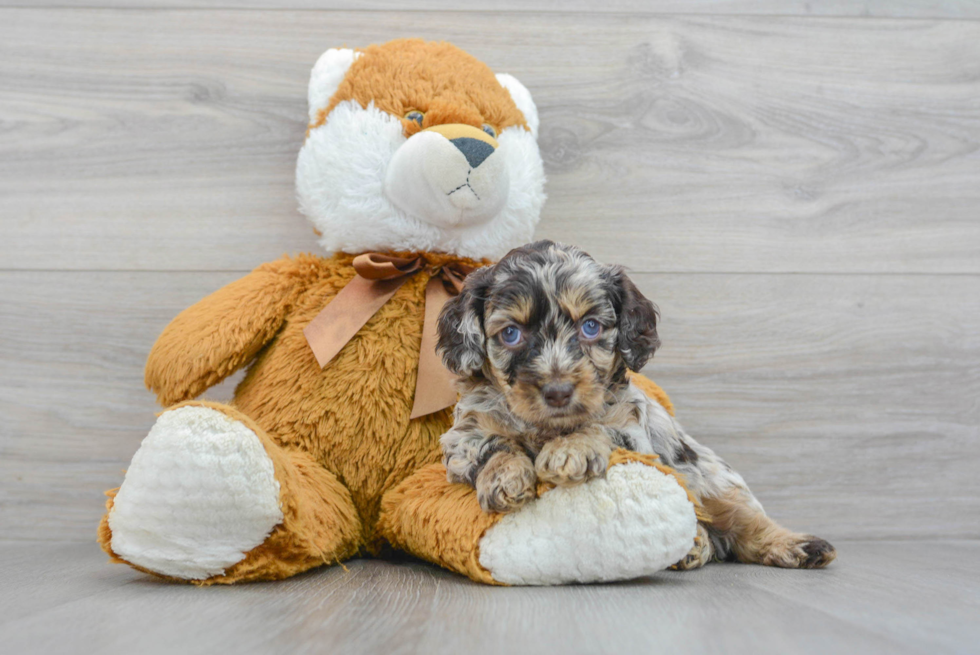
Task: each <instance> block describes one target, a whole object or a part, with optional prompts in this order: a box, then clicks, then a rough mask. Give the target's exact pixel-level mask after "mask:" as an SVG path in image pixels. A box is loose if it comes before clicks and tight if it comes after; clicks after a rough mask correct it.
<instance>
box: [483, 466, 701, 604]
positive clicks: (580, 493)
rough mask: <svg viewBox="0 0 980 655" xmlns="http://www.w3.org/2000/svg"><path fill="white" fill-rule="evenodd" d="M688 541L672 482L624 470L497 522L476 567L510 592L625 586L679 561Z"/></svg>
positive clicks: (691, 530) (686, 512)
mask: <svg viewBox="0 0 980 655" xmlns="http://www.w3.org/2000/svg"><path fill="white" fill-rule="evenodd" d="M696 534H697V517H696V516H695V513H694V511H693V507H692V505H691V502H690V500H688V497H687V492H686V491H684V489H683V488H681V486H680V485H679V484H677V481H676V480H675V479H674V478H673V477H672V476H669V475H665V474H664V473H662V472H660V471H659V470H657V469H656V468H654V467H651V466H646V465H644V464H642V463H639V462H630V463H627V464H620V465H617V466H613V467H611V468H610V469H609V471H608V472H607V474H606V477H605V478H598V479H595V480H592V481H591V482H589V483H587V484H581V485H578V486H574V487H558V488H556V489H553V490H551V491H549V492H547V493H545V494H543V495H542V496H541V497H540V498H538V499H537V500H536V501H534V502H532V503H530V504H529V505H526V506H525V507H524V508H522V509H521V510H520V511H517V512H514V513H512V514H507V515H506V516H504V517H503V518H502V519H501V520H500V521H499V522H498V523H497V524H496V525H494V526H493V527H492V528H490V529H489V530H488V531H487V533H486V534H485V535H484V537H483V538H482V539H481V540H480V564H481V566H483V567H484V568H486V569H487V570H488V571H489V572H490V574H491V575H492V576H493V579H494V580H497V581H498V582H505V583H508V584H516V585H554V584H567V583H570V582H607V581H612V580H628V579H632V578H637V577H641V576H644V575H649V574H651V573H655V572H657V571H661V570H663V569H665V568H667V567H668V566H670V565H672V564H674V563H675V562H677V561H679V560H680V559H681V558H682V557H684V555H686V554H687V553H688V551H690V549H691V546H692V544H693V543H694V537H695V535H696Z"/></svg>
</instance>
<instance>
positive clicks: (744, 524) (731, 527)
mask: <svg viewBox="0 0 980 655" xmlns="http://www.w3.org/2000/svg"><path fill="white" fill-rule="evenodd" d="M701 502H702V504H703V505H704V509H705V511H706V512H707V513H708V515H709V516H710V517H711V526H710V532H711V536H712V537H713V541H714V542H715V548H716V550H717V551H718V555H719V557H720V558H722V559H725V558H726V556H727V555H728V554H731V555H734V556H735V558H736V559H738V561H740V562H746V563H751V564H764V565H766V566H779V567H782V568H787V569H820V568H823V567H825V566H827V565H828V564H830V563H831V562H833V561H834V559H835V558H836V557H837V551H836V550H835V549H834V547H833V546H831V545H830V544H829V543H828V542H826V541H824V540H823V539H820V538H818V537H814V536H813V535H808V534H800V533H798V532H792V531H790V530H787V529H786V528H784V527H782V526H781V525H779V524H778V523H776V522H775V521H773V520H772V519H771V518H769V517H768V516H766V514H765V512H763V511H762V507H761V505H759V502H758V501H757V500H756V499H755V497H754V496H752V493H751V492H750V491H749V490H748V489H744V488H740V487H731V488H729V489H727V490H726V491H725V492H724V493H722V494H720V495H717V496H714V497H710V496H709V497H703V498H702V499H701ZM699 527H700V526H699Z"/></svg>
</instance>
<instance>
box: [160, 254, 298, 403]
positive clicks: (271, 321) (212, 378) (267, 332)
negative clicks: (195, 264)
mask: <svg viewBox="0 0 980 655" xmlns="http://www.w3.org/2000/svg"><path fill="white" fill-rule="evenodd" d="M290 263H291V262H289V260H279V261H277V262H271V263H269V264H265V265H263V266H260V267H259V268H257V269H255V270H254V271H252V272H251V273H249V274H248V275H246V276H245V277H243V278H241V279H239V280H236V281H235V282H232V283H231V284H229V285H227V286H225V287H222V288H221V289H219V290H218V291H215V292H214V293H212V294H211V295H210V296H207V297H206V298H204V299H202V300H200V301H199V302H197V303H196V304H194V305H191V306H190V307H188V308H187V309H185V310H184V311H182V312H181V313H180V314H178V315H177V317H176V318H174V320H173V321H171V322H170V324H169V325H168V326H167V327H166V328H165V329H164V330H163V333H162V334H161V335H160V336H159V338H157V341H156V343H155V344H154V345H153V349H152V350H151V351H150V355H149V357H148V358H147V362H146V373H145V381H146V386H147V388H149V389H150V390H151V391H153V392H154V393H156V394H157V400H158V401H159V402H160V404H162V405H172V404H174V403H177V402H180V401H183V400H189V399H191V398H194V397H196V396H197V395H199V394H200V393H201V392H203V391H204V390H205V389H207V388H208V387H210V386H213V385H215V384H217V383H219V382H221V380H223V379H224V378H226V377H227V376H229V375H231V374H232V373H234V372H235V371H236V370H238V369H239V368H241V367H242V366H244V365H246V364H248V362H250V361H251V360H252V358H253V357H255V355H256V354H257V353H258V351H259V350H260V349H261V348H262V347H263V346H264V345H265V344H266V343H268V342H269V341H270V340H271V339H272V337H274V336H275V334H276V332H278V331H279V328H280V327H281V326H282V324H283V321H284V320H285V318H286V314H287V312H288V311H289V307H290V306H291V304H292V300H293V298H294V297H295V295H296V293H297V292H298V291H299V290H300V285H299V284H297V282H298V281H299V280H298V279H297V277H296V276H295V275H289V274H288V273H289V271H287V270H285V269H288V268H291V267H290V266H289V264H290Z"/></svg>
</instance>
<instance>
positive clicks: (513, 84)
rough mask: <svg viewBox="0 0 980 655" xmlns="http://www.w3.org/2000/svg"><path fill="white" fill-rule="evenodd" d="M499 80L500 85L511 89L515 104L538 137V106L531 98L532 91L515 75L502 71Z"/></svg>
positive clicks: (532, 132)
mask: <svg viewBox="0 0 980 655" xmlns="http://www.w3.org/2000/svg"><path fill="white" fill-rule="evenodd" d="M497 81H498V82H500V86H502V87H504V88H505V89H507V90H508V91H510V97H511V98H513V99H514V104H516V105H517V108H518V109H520V110H521V113H522V114H524V120H525V121H527V126H528V127H529V128H531V134H532V135H533V136H534V138H535V139H537V138H538V108H537V107H535V106H534V100H533V99H531V92H530V91H528V90H527V88H525V86H524V85H523V84H521V83H520V82H519V81H518V80H517V78H516V77H514V76H513V75H507V74H506V73H500V74H498V75H497Z"/></svg>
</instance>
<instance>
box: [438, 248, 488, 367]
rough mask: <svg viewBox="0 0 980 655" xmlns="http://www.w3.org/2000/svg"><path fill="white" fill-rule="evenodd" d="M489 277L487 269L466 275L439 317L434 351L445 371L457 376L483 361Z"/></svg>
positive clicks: (485, 356) (480, 364) (485, 354)
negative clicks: (460, 287)
mask: <svg viewBox="0 0 980 655" xmlns="http://www.w3.org/2000/svg"><path fill="white" fill-rule="evenodd" d="M492 278H493V273H492V270H491V267H489V266H488V267H486V268H480V269H477V270H475V271H473V272H472V273H470V274H469V276H467V278H466V282H465V284H464V286H463V291H462V293H460V294H459V295H458V296H456V297H455V298H452V299H451V300H450V301H449V302H447V303H446V305H445V307H443V308H442V312H441V313H440V314H439V325H438V331H439V341H438V343H437V344H436V350H438V351H439V353H440V354H441V355H442V361H443V363H444V364H445V365H446V368H448V369H449V370H450V371H452V372H453V373H455V374H456V375H459V376H461V377H470V376H472V375H473V374H474V373H476V372H477V371H479V370H480V369H481V368H483V362H484V361H485V360H486V358H487V349H486V335H485V334H484V333H483V306H484V304H485V303H486V294H487V291H489V289H490V283H491V281H492Z"/></svg>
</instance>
